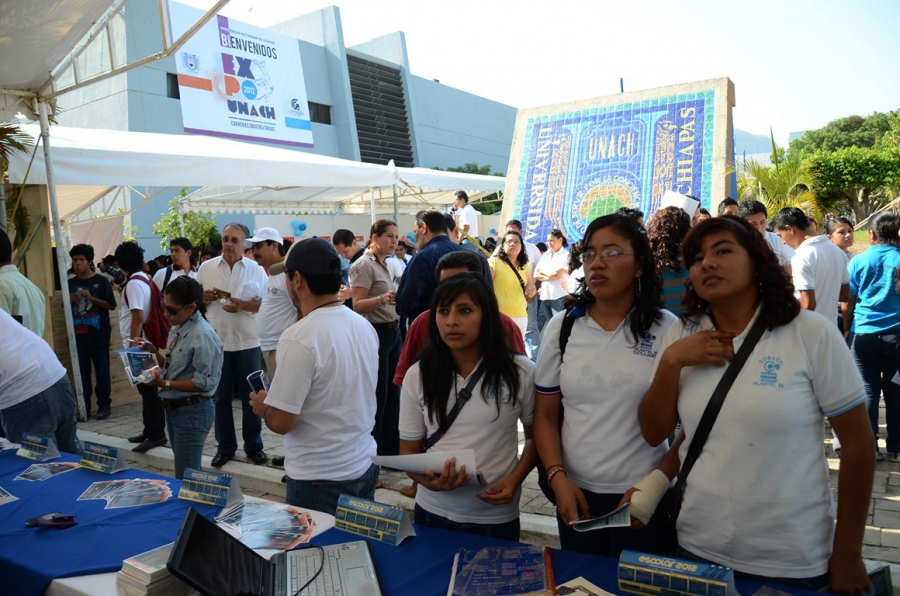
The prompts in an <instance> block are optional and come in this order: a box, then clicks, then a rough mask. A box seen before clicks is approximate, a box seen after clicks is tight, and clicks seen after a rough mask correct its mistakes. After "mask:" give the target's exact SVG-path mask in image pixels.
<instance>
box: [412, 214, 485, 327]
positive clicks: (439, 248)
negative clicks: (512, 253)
mask: <svg viewBox="0 0 900 596" xmlns="http://www.w3.org/2000/svg"><path fill="white" fill-rule="evenodd" d="M447 232H448V227H447V219H446V218H445V217H444V215H443V214H442V213H440V212H439V211H436V210H434V209H427V210H423V211H419V212H418V213H416V229H415V234H416V243H418V245H419V246H420V247H422V248H420V249H419V252H417V253H416V254H415V255H414V256H413V258H412V260H410V262H409V265H408V266H407V267H406V271H405V272H404V274H403V279H401V280H400V288H399V289H398V290H397V312H398V313H399V314H400V316H402V317H403V318H404V319H406V320H409V321H411V320H413V319H415V318H416V317H417V316H419V314H421V313H422V312H424V311H426V310H428V309H429V308H431V297H432V295H433V294H434V289H435V287H437V279H436V278H435V276H434V271H435V268H436V267H437V262H438V261H439V260H440V259H441V257H442V256H444V255H445V254H447V253H449V252H453V251H455V250H465V249H464V248H463V247H461V246H460V245H459V244H457V243H455V242H453V240H451V239H450V237H449V236H448V235H447ZM481 260H482V261H483V263H482V264H483V269H484V274H485V278H486V279H487V280H488V282H489V283H490V281H491V279H492V277H491V274H490V267H489V266H488V264H487V259H485V258H482V259H481Z"/></svg>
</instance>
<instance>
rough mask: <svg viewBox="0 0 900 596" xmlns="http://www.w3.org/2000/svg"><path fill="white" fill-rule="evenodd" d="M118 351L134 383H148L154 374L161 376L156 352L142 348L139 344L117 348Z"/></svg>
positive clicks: (126, 371)
mask: <svg viewBox="0 0 900 596" xmlns="http://www.w3.org/2000/svg"><path fill="white" fill-rule="evenodd" d="M116 353H117V354H118V355H119V358H120V359H121V360H122V364H123V365H125V374H127V375H128V380H129V381H131V384H132V385H137V384H138V383H146V382H147V381H149V380H150V379H151V378H152V377H153V376H159V362H157V360H156V354H151V353H150V352H147V351H145V350H142V349H141V348H140V347H139V346H135V347H132V348H125V349H122V350H117V351H116Z"/></svg>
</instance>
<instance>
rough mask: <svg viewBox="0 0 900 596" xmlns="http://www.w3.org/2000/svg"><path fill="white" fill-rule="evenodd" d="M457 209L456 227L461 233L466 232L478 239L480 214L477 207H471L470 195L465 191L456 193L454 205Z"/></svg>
mask: <svg viewBox="0 0 900 596" xmlns="http://www.w3.org/2000/svg"><path fill="white" fill-rule="evenodd" d="M453 206H454V209H455V216H456V217H455V219H456V225H457V226H458V227H459V229H460V231H462V232H465V233H466V234H468V235H469V236H472V237H473V238H478V216H479V215H480V213H479V212H478V211H476V210H475V207H472V206H471V205H469V195H467V194H466V191H464V190H458V191H456V202H455V203H454V204H453Z"/></svg>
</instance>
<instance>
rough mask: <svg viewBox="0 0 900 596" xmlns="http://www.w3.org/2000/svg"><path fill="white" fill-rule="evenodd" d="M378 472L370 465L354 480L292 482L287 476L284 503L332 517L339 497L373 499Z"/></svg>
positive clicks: (375, 467)
mask: <svg viewBox="0 0 900 596" xmlns="http://www.w3.org/2000/svg"><path fill="white" fill-rule="evenodd" d="M379 471H380V470H379V468H378V466H376V465H375V464H372V465H371V466H369V469H368V470H366V471H365V472H364V473H363V475H362V476H360V477H359V478H357V479H356V480H294V479H293V478H291V477H290V476H288V479H287V489H286V492H285V496H284V502H285V503H287V504H288V505H293V506H295V507H303V508H305V509H312V510H314V511H323V512H325V513H329V514H331V515H334V512H335V510H336V509H337V503H338V499H339V498H340V496H341V495H350V496H352V497H360V498H362V499H369V500H370V501H371V500H372V499H374V498H375V482H377V481H378V472H379Z"/></svg>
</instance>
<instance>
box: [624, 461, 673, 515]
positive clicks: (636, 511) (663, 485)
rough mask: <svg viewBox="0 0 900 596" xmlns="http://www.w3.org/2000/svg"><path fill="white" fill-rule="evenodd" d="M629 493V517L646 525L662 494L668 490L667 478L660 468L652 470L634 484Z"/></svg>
mask: <svg viewBox="0 0 900 596" xmlns="http://www.w3.org/2000/svg"><path fill="white" fill-rule="evenodd" d="M634 488H636V489H637V490H636V491H635V492H633V493H632V494H631V517H633V518H635V519H637V520H639V521H640V522H641V523H642V524H644V525H646V524H647V522H649V521H650V518H651V517H652V516H653V512H654V511H656V506H657V505H659V502H660V500H662V498H663V495H665V494H666V491H667V490H669V479H668V478H667V477H666V475H665V474H663V473H662V471H660V470H653V471H652V472H650V473H649V474H648V475H647V476H644V477H643V478H642V479H641V481H640V482H638V483H637V484H635V485H634Z"/></svg>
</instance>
